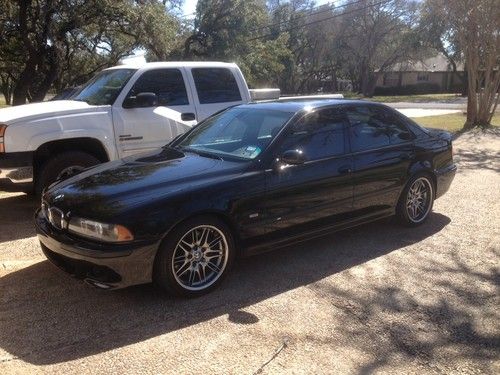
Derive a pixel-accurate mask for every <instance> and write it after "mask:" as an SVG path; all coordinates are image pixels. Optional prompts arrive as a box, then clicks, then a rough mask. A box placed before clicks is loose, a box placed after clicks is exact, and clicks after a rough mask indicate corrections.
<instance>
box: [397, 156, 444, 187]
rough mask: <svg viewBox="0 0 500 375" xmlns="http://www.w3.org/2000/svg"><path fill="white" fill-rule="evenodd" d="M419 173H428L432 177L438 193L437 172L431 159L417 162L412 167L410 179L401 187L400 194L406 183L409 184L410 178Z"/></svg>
mask: <svg viewBox="0 0 500 375" xmlns="http://www.w3.org/2000/svg"><path fill="white" fill-rule="evenodd" d="M417 174H426V175H428V176H429V177H430V178H431V181H432V184H433V188H434V194H436V191H437V176H436V173H435V171H434V169H433V168H432V164H431V163H430V162H429V161H423V162H418V163H415V164H413V165H412V166H411V167H410V170H409V173H408V180H407V181H406V183H405V185H404V186H403V188H402V189H401V192H400V196H401V194H402V193H403V191H404V188H405V187H406V185H407V184H408V182H409V181H410V179H411V178H413V177H414V176H416V175H417Z"/></svg>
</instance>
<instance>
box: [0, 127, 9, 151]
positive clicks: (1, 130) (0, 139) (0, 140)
mask: <svg viewBox="0 0 500 375" xmlns="http://www.w3.org/2000/svg"><path fill="white" fill-rule="evenodd" d="M5 129H7V125H0V153H2V152H5V145H4V134H5Z"/></svg>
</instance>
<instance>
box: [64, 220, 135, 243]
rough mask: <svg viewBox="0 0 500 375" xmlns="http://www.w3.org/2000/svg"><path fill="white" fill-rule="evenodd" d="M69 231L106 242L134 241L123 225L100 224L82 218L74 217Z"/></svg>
mask: <svg viewBox="0 0 500 375" xmlns="http://www.w3.org/2000/svg"><path fill="white" fill-rule="evenodd" d="M68 231H69V232H71V233H74V234H77V235H80V236H82V237H87V238H91V239H95V240H99V241H105V242H127V241H132V240H133V239H134V236H133V235H132V233H130V231H129V230H128V229H127V228H125V227H124V226H123V225H119V224H106V223H100V222H98V221H93V220H87V219H83V218H80V217H72V218H71V219H70V220H69V223H68Z"/></svg>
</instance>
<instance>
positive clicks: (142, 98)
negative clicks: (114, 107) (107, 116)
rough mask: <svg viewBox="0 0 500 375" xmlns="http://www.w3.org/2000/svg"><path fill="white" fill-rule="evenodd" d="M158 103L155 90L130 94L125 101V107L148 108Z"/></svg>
mask: <svg viewBox="0 0 500 375" xmlns="http://www.w3.org/2000/svg"><path fill="white" fill-rule="evenodd" d="M157 105H158V96H157V95H156V94H155V93H154V92H141V93H139V94H137V95H136V96H135V97H133V96H129V97H128V98H126V99H125V100H124V101H123V108H148V107H156V106H157Z"/></svg>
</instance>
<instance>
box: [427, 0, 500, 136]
mask: <svg viewBox="0 0 500 375" xmlns="http://www.w3.org/2000/svg"><path fill="white" fill-rule="evenodd" d="M428 3H429V4H430V5H432V6H433V7H434V8H435V9H436V12H437V14H439V16H440V17H441V19H442V20H443V22H446V23H448V24H449V25H450V29H449V38H450V40H456V41H458V43H459V45H460V48H461V53H462V54H463V58H464V61H465V66H466V70H467V86H468V90H467V120H466V122H465V124H464V129H471V128H474V127H476V126H487V125H489V124H490V123H491V119H492V117H493V115H494V113H495V110H496V108H497V105H498V101H499V95H498V90H499V88H500V71H499V68H500V0H455V1H452V2H450V1H445V0H428Z"/></svg>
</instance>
